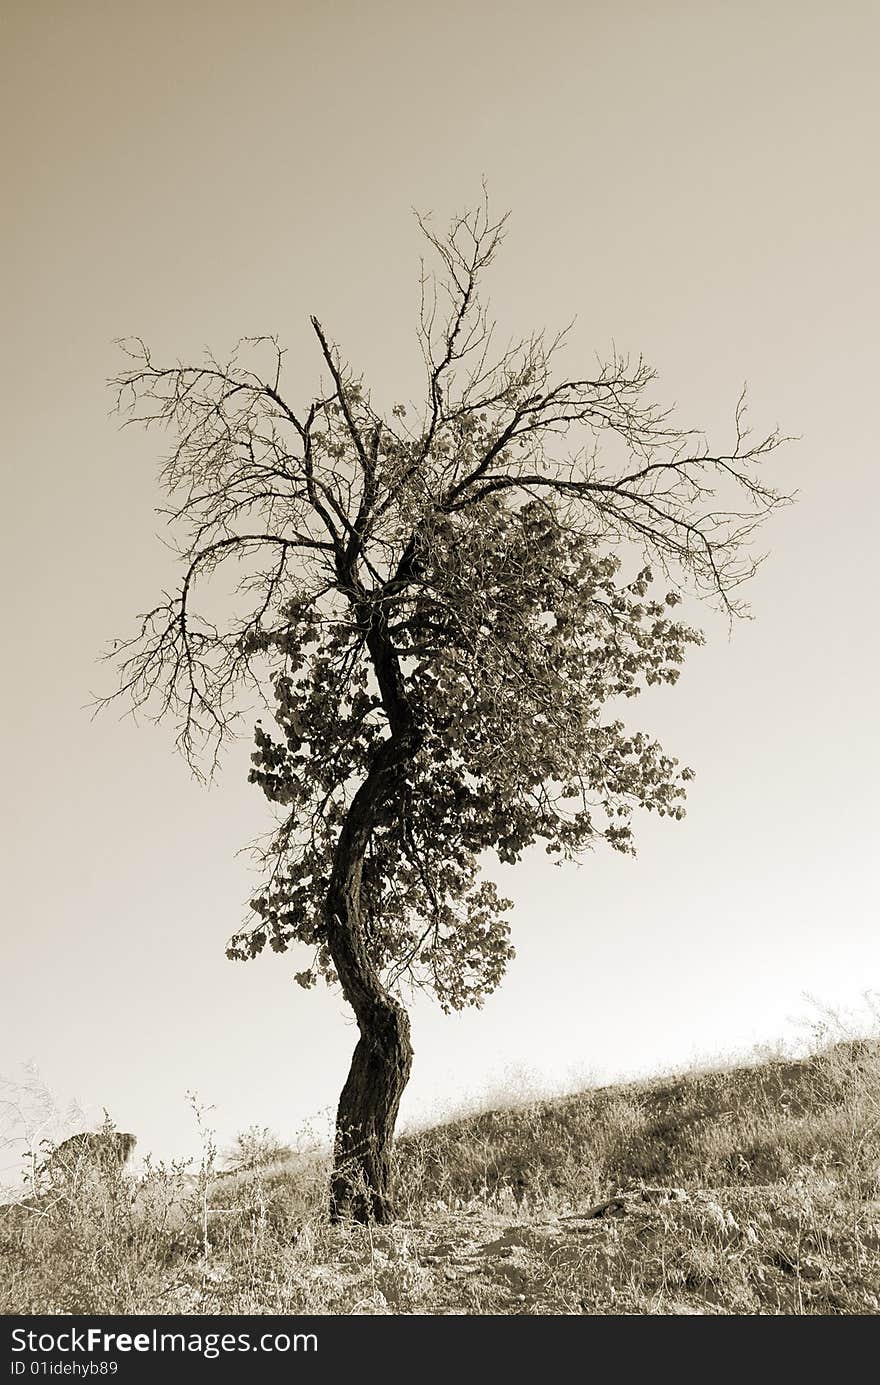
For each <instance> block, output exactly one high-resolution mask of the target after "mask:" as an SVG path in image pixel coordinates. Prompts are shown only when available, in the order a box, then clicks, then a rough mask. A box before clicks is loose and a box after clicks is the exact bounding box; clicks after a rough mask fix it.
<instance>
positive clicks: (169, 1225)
mask: <svg viewBox="0 0 880 1385" xmlns="http://www.w3.org/2000/svg"><path fill="white" fill-rule="evenodd" d="M239 1145H240V1148H239V1150H238V1154H239V1155H240V1157H239V1158H238V1159H237V1170H236V1172H234V1173H233V1174H227V1175H220V1174H218V1173H217V1171H216V1168H215V1162H216V1159H215V1151H214V1148H213V1142H212V1141H211V1139H210V1135H209V1134H208V1135H206V1137H205V1142H204V1150H203V1154H202V1158H201V1160H200V1161H199V1162H198V1164H197V1165H195V1166H191V1165H187V1166H184V1165H181V1164H171V1165H162V1164H158V1165H149V1166H148V1167H147V1168H146V1169H145V1170H144V1171H143V1173H142V1174H141V1175H139V1177H138V1178H137V1179H134V1180H133V1179H131V1178H126V1177H125V1176H121V1177H119V1178H116V1179H111V1180H108V1179H107V1178H106V1177H104V1178H96V1177H91V1178H90V1177H87V1176H83V1177H80V1178H77V1179H76V1180H73V1181H72V1182H71V1184H70V1185H69V1186H68V1185H66V1184H61V1185H60V1186H58V1187H55V1188H54V1189H51V1190H48V1191H44V1192H43V1193H42V1194H41V1195H40V1196H39V1197H38V1198H36V1199H34V1198H31V1199H30V1200H28V1201H26V1202H23V1203H19V1204H18V1205H17V1206H10V1207H7V1208H4V1209H2V1211H0V1259H2V1261H3V1263H4V1266H5V1272H4V1275H3V1276H2V1286H0V1310H2V1311H3V1312H4V1313H12V1312H23V1313H75V1314H84V1313H91V1312H105V1313H146V1312H151V1313H181V1312H183V1313H189V1312H191V1313H200V1314H211V1313H321V1314H323V1313H332V1314H338V1313H376V1312H378V1313H448V1312H459V1313H499V1312H500V1313H536V1312H537V1313H557V1314H558V1313H565V1314H570V1313H663V1314H672V1313H749V1314H753V1313H786V1314H788V1313H795V1314H799V1313H876V1312H878V1311H880V1305H878V1292H880V1288H878V1286H880V1042H878V1041H876V1040H873V1039H872V1040H859V1041H854V1042H852V1041H849V1042H843V1043H840V1042H838V1043H835V1044H830V1045H826V1046H825V1047H824V1048H823V1049H822V1050H821V1051H820V1052H817V1053H816V1054H814V1055H813V1056H812V1057H810V1058H806V1059H802V1060H791V1059H789V1060H776V1061H771V1062H766V1063H763V1064H761V1065H759V1066H755V1067H741V1068H736V1069H728V1070H726V1071H721V1070H718V1071H711V1072H702V1073H699V1072H694V1073H688V1074H685V1075H683V1076H680V1077H676V1078H666V1079H663V1080H658V1081H654V1082H647V1083H639V1084H632V1085H629V1086H619V1087H613V1088H606V1089H600V1090H597V1091H592V1092H587V1093H584V1094H582V1095H579V1096H571V1097H567V1098H564V1099H561V1100H554V1101H540V1102H533V1103H531V1104H529V1105H526V1106H522V1107H520V1108H518V1109H514V1110H499V1111H491V1112H484V1113H481V1114H478V1115H475V1116H470V1117H467V1118H463V1119H461V1120H457V1121H453V1122H451V1123H449V1124H446V1125H443V1126H440V1127H438V1128H436V1129H433V1130H428V1131H425V1132H423V1133H420V1134H418V1135H411V1136H408V1137H405V1138H403V1139H402V1140H401V1141H400V1142H399V1144H398V1148H397V1154H396V1160H397V1186H398V1198H399V1204H400V1208H401V1220H400V1222H399V1224H398V1225H397V1226H395V1227H392V1228H383V1229H379V1228H375V1227H373V1228H370V1227H366V1228H363V1227H355V1226H341V1227H332V1226H329V1225H328V1224H327V1222H326V1220H325V1218H324V1212H323V1209H324V1200H325V1190H326V1173H327V1170H326V1167H325V1164H324V1161H323V1159H322V1158H320V1157H318V1156H317V1155H300V1156H296V1157H293V1158H291V1156H290V1155H289V1152H288V1151H286V1150H285V1149H284V1148H283V1147H281V1148H279V1147H278V1146H277V1144H273V1141H272V1139H271V1137H270V1136H269V1133H268V1132H247V1133H246V1135H245V1136H243V1137H242V1139H241V1140H240V1142H239ZM597 1205H599V1206H600V1207H602V1208H603V1211H602V1214H601V1215H595V1209H596V1206H597Z"/></svg>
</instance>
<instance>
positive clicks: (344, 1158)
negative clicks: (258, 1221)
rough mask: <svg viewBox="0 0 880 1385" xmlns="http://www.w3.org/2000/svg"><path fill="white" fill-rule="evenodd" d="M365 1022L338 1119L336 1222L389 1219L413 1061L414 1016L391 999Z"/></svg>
mask: <svg viewBox="0 0 880 1385" xmlns="http://www.w3.org/2000/svg"><path fill="white" fill-rule="evenodd" d="M359 1023H360V1028H361V1037H360V1039H359V1040H358V1044H357V1047H356V1048H355V1051H354V1056H353V1058H352V1061H351V1070H350V1071H349V1074H348V1080H347V1081H346V1083H345V1086H344V1087H343V1089H342V1095H341V1097H340V1099H339V1109H338V1112H337V1117H336V1151H335V1159H334V1166H333V1177H332V1180H331V1191H330V1214H331V1216H332V1217H333V1218H334V1220H338V1219H339V1218H341V1217H353V1218H354V1219H355V1220H356V1221H361V1222H369V1221H375V1222H380V1223H381V1222H389V1221H391V1220H392V1219H393V1217H394V1207H393V1203H392V1200H391V1147H392V1141H393V1139H394V1127H395V1124H396V1122H397V1112H398V1108H399V1106H400V1098H401V1096H402V1094H403V1090H404V1088H405V1086H406V1084H407V1082H408V1080H409V1074H410V1069H411V1068H412V1059H413V1051H412V1045H411V1043H410V1028H409V1018H408V1016H407V1014H406V1012H405V1010H404V1009H403V1007H402V1006H400V1005H398V1003H397V1002H396V1001H394V1000H392V999H391V998H390V997H389V999H388V1000H387V1002H385V1003H381V1004H379V1005H377V1006H376V1007H375V1010H374V1012H373V1013H372V1014H371V1015H370V1016H369V1017H363V1018H362V1019H361V1020H360V1021H359Z"/></svg>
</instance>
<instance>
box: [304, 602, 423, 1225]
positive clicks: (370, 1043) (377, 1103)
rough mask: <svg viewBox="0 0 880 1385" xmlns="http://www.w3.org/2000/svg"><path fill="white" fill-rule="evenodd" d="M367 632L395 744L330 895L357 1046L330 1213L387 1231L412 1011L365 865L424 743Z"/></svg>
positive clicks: (352, 814)
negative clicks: (393, 974) (384, 940)
mask: <svg viewBox="0 0 880 1385" xmlns="http://www.w3.org/2000/svg"><path fill="white" fill-rule="evenodd" d="M371 621H372V623H368V624H367V625H366V626H365V629H366V630H367V644H368V646H369V649H370V654H371V656H372V660H373V667H374V669H375V672H376V678H377V680H378V683H379V687H380V690H381V693H382V701H383V705H384V707H385V710H386V712H387V713H388V721H389V726H390V728H391V735H390V736H389V737H388V738H387V739H386V740H384V741H382V742H381V744H380V745H379V746H378V748H377V749H376V751H375V753H374V755H373V757H372V761H371V764H370V769H369V773H368V774H367V777H366V779H365V780H364V782H363V783H362V784H361V786H360V788H359V789H358V790H357V792H356V793H355V795H354V797H353V799H352V801H351V804H350V806H349V810H348V813H347V814H346V818H345V822H344V823H343V825H342V828H341V831H340V834H339V840H338V842H337V844H336V851H335V853H334V860H333V871H332V874H331V878H330V888H329V891H328V895H327V947H328V949H329V951H330V955H331V957H332V958H333V965H334V966H335V968H336V974H337V976H338V977H339V983H340V985H341V986H342V991H343V994H344V995H345V998H346V1000H347V1001H348V1003H349V1004H350V1005H351V1008H352V1009H353V1010H354V1013H355V1018H356V1019H357V1023H358V1029H359V1030H360V1035H361V1036H360V1039H359V1040H358V1044H357V1047H356V1049H355V1051H354V1057H353V1058H352V1063H351V1071H350V1072H349V1074H348V1080H347V1081H346V1084H345V1087H344V1088H343V1091H342V1096H341V1097H340V1101H339V1110H338V1113H337V1118H336V1151H335V1159H334V1165H333V1176H332V1182H331V1195H330V1213H331V1216H332V1217H334V1218H339V1217H343V1216H352V1217H354V1218H356V1219H357V1220H358V1221H370V1220H375V1221H378V1222H387V1221H389V1220H390V1219H391V1217H392V1206H391V1190H390V1175H391V1144H392V1140H393V1138H394V1126H395V1123H396V1121H397V1112H398V1108H399V1106H400V1098H401V1095H402V1094H403V1089H404V1087H405V1086H406V1084H407V1081H408V1080H409V1074H410V1068H411V1067H412V1057H413V1052H412V1045H411V1044H410V1037H409V1033H410V1030H409V1019H408V1018H407V1014H406V1011H405V1010H404V1009H403V1006H402V1005H400V1004H399V1002H398V1001H396V1000H395V999H394V997H393V996H391V995H389V993H388V991H387V990H386V989H385V987H384V986H383V984H382V981H381V978H380V976H379V972H378V970H377V967H376V961H375V958H374V957H373V956H372V954H371V951H370V948H369V945H368V943H367V939H366V937H365V934H364V926H363V913H362V900H361V892H362V884H363V867H364V858H365V854H366V851H367V848H368V845H369V842H370V840H371V838H372V835H373V833H374V831H375V830H376V828H377V826H378V825H379V824H380V823H382V822H384V821H387V820H388V815H389V813H394V812H395V811H399V809H397V808H395V807H394V799H395V794H396V793H397V791H398V790H399V787H400V784H401V777H402V775H403V774H404V772H405V767H406V765H407V764H408V763H409V761H411V760H412V758H413V756H414V755H415V754H417V752H418V749H419V746H420V744H421V735H420V732H419V731H418V729H417V728H416V726H415V724H414V722H413V717H412V714H411V711H410V707H409V704H408V702H407V700H406V693H405V688H404V685H403V678H402V675H401V672H400V664H399V660H398V658H397V655H396V653H395V651H394V649H393V646H392V644H391V642H390V640H389V638H388V633H387V629H386V627H385V621H384V616H383V615H382V614H381V612H379V613H375V612H374V613H373V616H372V617H371Z"/></svg>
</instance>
